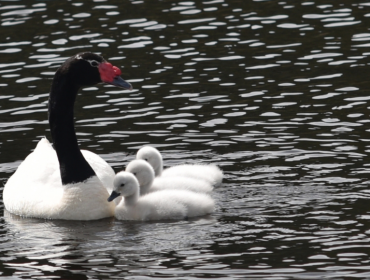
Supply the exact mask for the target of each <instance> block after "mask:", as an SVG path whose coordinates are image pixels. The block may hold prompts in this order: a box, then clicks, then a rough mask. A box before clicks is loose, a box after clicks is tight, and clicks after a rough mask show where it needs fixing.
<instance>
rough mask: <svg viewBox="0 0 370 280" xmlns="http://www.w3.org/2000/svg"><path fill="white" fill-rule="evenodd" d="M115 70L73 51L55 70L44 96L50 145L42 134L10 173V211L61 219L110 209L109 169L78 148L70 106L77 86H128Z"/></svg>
mask: <svg viewBox="0 0 370 280" xmlns="http://www.w3.org/2000/svg"><path fill="white" fill-rule="evenodd" d="M120 75H121V71H120V69H119V68H117V67H116V66H112V64H110V63H108V62H107V61H106V60H104V58H103V57H101V56H99V55H97V54H93V53H89V52H85V53H79V54H77V55H75V56H72V57H71V58H69V59H67V60H66V61H65V62H64V63H63V64H62V65H61V66H60V68H59V69H58V70H57V71H56V73H55V75H54V79H53V82H52V86H51V90H50V96H49V125H50V131H51V136H52V140H53V146H52V145H51V144H50V143H49V142H48V141H47V140H46V139H45V138H44V139H41V140H40V141H39V143H38V144H37V146H36V149H35V150H34V151H33V152H32V153H31V154H30V155H29V156H28V157H27V158H26V159H25V160H24V161H23V162H22V163H21V165H20V166H19V167H18V169H17V170H16V172H15V173H14V174H13V175H12V176H11V177H10V178H9V180H8V182H7V183H6V185H5V187H4V191H3V200H4V205H5V208H6V209H7V210H8V211H9V212H10V213H13V214H16V215H20V216H24V217H35V218H46V219H65V220H96V219H101V218H105V217H110V216H113V215H114V208H115V205H114V204H112V203H109V202H108V201H107V197H108V196H109V191H108V190H107V188H109V187H110V188H111V185H109V184H112V183H113V179H114V175H115V174H114V171H113V170H112V168H111V167H110V166H109V165H108V164H107V163H106V162H105V161H104V160H103V159H102V158H100V157H99V156H98V155H96V154H94V153H92V152H88V151H83V152H81V151H80V149H79V147H78V143H77V137H76V133H75V129H74V123H73V118H74V117H73V116H74V115H73V107H74V103H75V99H76V96H77V92H78V90H79V89H80V88H81V87H86V86H93V85H95V84H98V83H102V82H104V83H108V84H111V85H114V86H117V87H121V88H124V89H132V86H131V84H129V83H127V82H126V81H124V80H123V79H122V78H121V77H120ZM53 147H54V148H53Z"/></svg>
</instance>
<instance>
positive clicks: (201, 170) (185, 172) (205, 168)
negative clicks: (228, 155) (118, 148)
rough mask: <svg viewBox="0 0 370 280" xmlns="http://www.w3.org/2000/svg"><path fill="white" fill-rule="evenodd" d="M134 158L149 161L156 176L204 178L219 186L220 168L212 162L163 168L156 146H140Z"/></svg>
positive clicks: (220, 180) (221, 175)
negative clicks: (209, 163)
mask: <svg viewBox="0 0 370 280" xmlns="http://www.w3.org/2000/svg"><path fill="white" fill-rule="evenodd" d="M136 158H137V159H143V160H146V161H147V162H149V163H150V165H151V166H152V167H153V169H154V171H155V175H156V176H157V177H178V176H181V177H189V178H194V179H198V180H204V181H206V182H208V183H210V184H211V185H213V186H215V187H217V186H220V185H221V183H222V178H223V172H222V170H221V169H220V168H219V167H218V166H216V165H212V164H211V165H206V164H181V165H176V166H172V167H169V168H167V169H164V170H163V159H162V155H161V153H160V152H159V151H158V150H157V149H156V148H154V147H151V146H145V147H143V148H141V149H140V150H139V151H138V152H137V154H136Z"/></svg>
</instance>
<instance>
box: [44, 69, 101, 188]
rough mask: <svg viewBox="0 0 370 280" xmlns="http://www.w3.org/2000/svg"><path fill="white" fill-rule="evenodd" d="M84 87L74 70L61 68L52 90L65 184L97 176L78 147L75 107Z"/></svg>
mask: <svg viewBox="0 0 370 280" xmlns="http://www.w3.org/2000/svg"><path fill="white" fill-rule="evenodd" d="M67 72H68V71H67ZM80 87H81V86H80V85H78V83H76V82H75V81H74V79H73V77H71V74H70V73H64V72H63V71H59V70H58V71H57V73H56V74H55V77H54V81H53V84H52V87H51V91H50V98H49V124H50V130H51V137H52V139H53V145H54V148H55V150H56V153H57V156H58V160H59V165H60V175H61V178H62V184H63V185H67V184H71V183H78V182H83V181H85V180H87V179H88V178H90V177H92V176H95V175H96V174H95V172H94V170H93V169H92V168H91V166H90V165H89V164H88V162H87V161H86V160H85V158H84V157H83V155H82V153H81V151H80V149H79V147H78V143H77V137H76V132H75V129H74V120H73V119H74V115H73V107H74V103H75V99H76V96H77V92H78V90H79V88H80Z"/></svg>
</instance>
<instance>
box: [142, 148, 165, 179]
mask: <svg viewBox="0 0 370 280" xmlns="http://www.w3.org/2000/svg"><path fill="white" fill-rule="evenodd" d="M136 159H143V160H145V161H147V162H149V164H150V165H151V166H152V167H153V169H154V172H155V176H158V175H161V173H162V169H163V159H162V155H161V153H160V152H159V151H158V150H157V149H156V148H154V147H151V146H145V147H143V148H141V149H140V150H139V151H138V152H137V154H136Z"/></svg>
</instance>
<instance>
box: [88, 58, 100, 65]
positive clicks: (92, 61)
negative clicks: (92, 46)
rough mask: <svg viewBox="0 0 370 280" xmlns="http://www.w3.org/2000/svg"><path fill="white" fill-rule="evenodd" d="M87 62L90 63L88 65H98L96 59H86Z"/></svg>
mask: <svg viewBox="0 0 370 280" xmlns="http://www.w3.org/2000/svg"><path fill="white" fill-rule="evenodd" d="M88 62H89V63H90V65H91V66H92V67H98V66H99V62H97V61H96V60H88Z"/></svg>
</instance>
